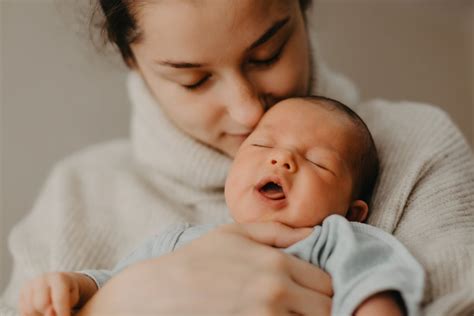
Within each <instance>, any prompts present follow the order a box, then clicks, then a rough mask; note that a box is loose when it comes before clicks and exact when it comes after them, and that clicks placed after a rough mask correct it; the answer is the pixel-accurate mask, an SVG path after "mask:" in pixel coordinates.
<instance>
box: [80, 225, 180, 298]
mask: <svg viewBox="0 0 474 316" xmlns="http://www.w3.org/2000/svg"><path fill="white" fill-rule="evenodd" d="M188 228H189V224H179V225H176V226H173V227H171V228H169V229H167V230H165V231H164V232H163V233H161V234H158V235H154V236H152V237H150V238H149V239H148V240H146V241H145V242H144V243H143V244H141V245H140V246H138V247H137V248H136V249H135V250H133V251H132V252H131V253H130V254H129V255H128V256H126V257H124V258H123V259H122V260H120V261H119V262H118V263H117V265H116V266H115V267H114V268H113V269H112V270H81V271H77V272H78V273H82V274H84V275H87V276H88V277H90V278H91V279H92V280H93V281H94V282H95V284H96V286H97V288H98V289H100V288H102V287H103V286H104V285H105V283H106V282H107V281H109V280H110V279H111V278H112V277H113V276H115V275H116V274H118V273H119V272H121V271H122V270H124V269H125V268H127V267H128V266H130V265H132V264H135V263H138V262H140V261H143V260H147V259H151V258H156V257H159V256H162V255H165V254H167V253H169V252H171V251H173V250H174V248H175V247H176V244H177V242H178V240H179V238H180V236H181V235H182V234H183V233H184V232H185V231H186V230H187V229H188Z"/></svg>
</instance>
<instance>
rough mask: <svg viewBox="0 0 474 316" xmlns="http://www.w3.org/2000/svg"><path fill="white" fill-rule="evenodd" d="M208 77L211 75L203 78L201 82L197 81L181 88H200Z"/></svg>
mask: <svg viewBox="0 0 474 316" xmlns="http://www.w3.org/2000/svg"><path fill="white" fill-rule="evenodd" d="M210 77H211V75H207V76H204V77H203V78H202V79H201V80H199V81H198V82H196V83H193V84H190V85H182V86H183V87H184V88H185V89H188V90H195V89H197V88H199V87H200V86H202V85H203V84H204V83H205V82H206V81H207V80H208V79H209V78H210Z"/></svg>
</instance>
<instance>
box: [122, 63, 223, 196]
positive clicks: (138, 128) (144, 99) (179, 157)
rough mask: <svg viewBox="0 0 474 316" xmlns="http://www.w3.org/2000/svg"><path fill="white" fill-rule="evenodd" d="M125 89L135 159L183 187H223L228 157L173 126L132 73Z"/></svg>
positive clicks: (140, 81) (142, 82) (145, 87)
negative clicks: (127, 92)
mask: <svg viewBox="0 0 474 316" xmlns="http://www.w3.org/2000/svg"><path fill="white" fill-rule="evenodd" d="M128 90H129V95H130V99H131V102H132V106H133V110H132V122H131V137H132V145H133V151H134V156H135V159H136V160H137V161H138V162H139V163H140V164H142V165H145V166H146V167H147V169H148V170H149V171H150V172H156V173H158V174H160V175H161V176H165V177H167V178H169V179H170V180H173V181H175V182H177V183H180V184H182V185H185V186H189V187H194V188H197V189H201V190H216V189H221V188H223V187H224V181H225V177H226V175H227V170H228V168H229V165H230V163H231V159H230V158H229V157H227V156H225V155H224V154H221V153H219V152H217V151H216V150H214V149H212V148H210V147H208V146H206V145H204V144H202V143H200V142H198V141H196V140H195V139H193V138H192V137H190V136H188V135H187V134H185V133H184V132H182V131H181V130H179V129H178V128H177V127H175V125H174V124H173V123H172V122H171V121H169V120H168V119H167V117H166V116H165V114H164V113H163V111H162V110H161V108H160V106H159V105H158V103H157V102H156V101H155V99H154V98H153V96H152V95H151V93H150V91H149V89H148V87H147V86H146V84H145V83H144V81H143V80H142V78H141V77H140V76H139V75H138V74H137V73H135V72H132V73H130V75H129V78H128ZM151 176H152V175H151Z"/></svg>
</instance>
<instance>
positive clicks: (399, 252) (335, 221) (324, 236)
mask: <svg viewBox="0 0 474 316" xmlns="http://www.w3.org/2000/svg"><path fill="white" fill-rule="evenodd" d="M285 252H288V253H290V254H293V255H295V256H297V257H299V258H301V259H303V260H306V261H308V262H310V263H312V264H315V265H317V266H319V267H321V268H322V269H324V270H325V271H327V272H328V273H329V274H330V275H331V277H332V281H333V288H334V297H333V305H332V314H333V315H338V316H339V315H353V313H354V311H355V310H356V308H357V307H358V306H359V305H360V304H361V303H362V302H363V301H364V300H365V299H367V298H369V297H370V296H372V295H374V294H376V293H380V292H383V291H387V290H395V291H398V292H399V293H400V294H401V296H402V298H403V301H404V304H405V306H406V308H407V311H408V315H417V314H418V313H419V306H420V303H421V300H422V297H423V287H424V272H423V269H422V267H421V265H420V264H419V263H418V262H417V261H416V260H415V259H414V257H413V256H412V255H411V254H410V253H409V252H408V250H406V249H405V247H404V246H403V245H402V244H401V243H400V242H398V241H397V240H396V239H395V238H394V237H393V236H391V235H390V234H388V233H385V232H384V231H382V230H380V229H378V228H375V227H372V226H369V225H366V224H361V223H351V222H349V221H347V219H345V218H344V217H342V216H339V215H332V216H329V217H328V218H326V219H325V220H324V222H323V224H322V226H317V227H316V228H315V229H314V231H313V233H312V234H311V235H310V236H308V237H307V238H306V239H304V240H302V241H300V242H298V243H296V244H294V245H293V246H291V247H289V248H287V249H286V250H285Z"/></svg>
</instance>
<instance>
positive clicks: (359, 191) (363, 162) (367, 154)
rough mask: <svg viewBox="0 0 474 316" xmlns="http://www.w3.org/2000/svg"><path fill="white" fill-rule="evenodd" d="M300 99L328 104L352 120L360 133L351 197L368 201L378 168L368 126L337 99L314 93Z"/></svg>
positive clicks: (323, 104)
mask: <svg viewBox="0 0 474 316" xmlns="http://www.w3.org/2000/svg"><path fill="white" fill-rule="evenodd" d="M301 99H303V100H307V101H310V102H311V103H314V104H317V105H322V106H326V107H328V106H330V107H331V108H329V109H330V110H332V109H335V110H337V111H339V112H340V113H342V114H344V115H346V117H347V118H349V119H350V120H351V121H352V122H354V125H355V126H356V127H357V129H358V131H359V132H360V134H361V137H360V138H359V140H360V144H361V150H360V151H359V152H358V155H355V157H357V158H356V159H353V160H352V165H353V166H352V167H353V170H354V173H355V175H354V187H353V198H355V199H361V200H363V201H365V202H367V203H369V201H370V198H371V197H372V191H373V190H374V186H375V182H376V180H377V176H378V173H379V168H380V166H379V165H380V162H379V158H378V153H377V148H376V147H375V142H374V139H373V138H372V134H371V133H370V130H369V128H368V127H367V125H366V124H365V122H364V121H363V120H362V118H361V117H360V116H359V115H357V113H356V112H354V111H353V110H352V109H351V108H349V107H348V106H347V105H345V104H343V103H341V102H339V101H337V100H334V99H331V98H327V97H323V96H314V95H312V96H307V97H301Z"/></svg>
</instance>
